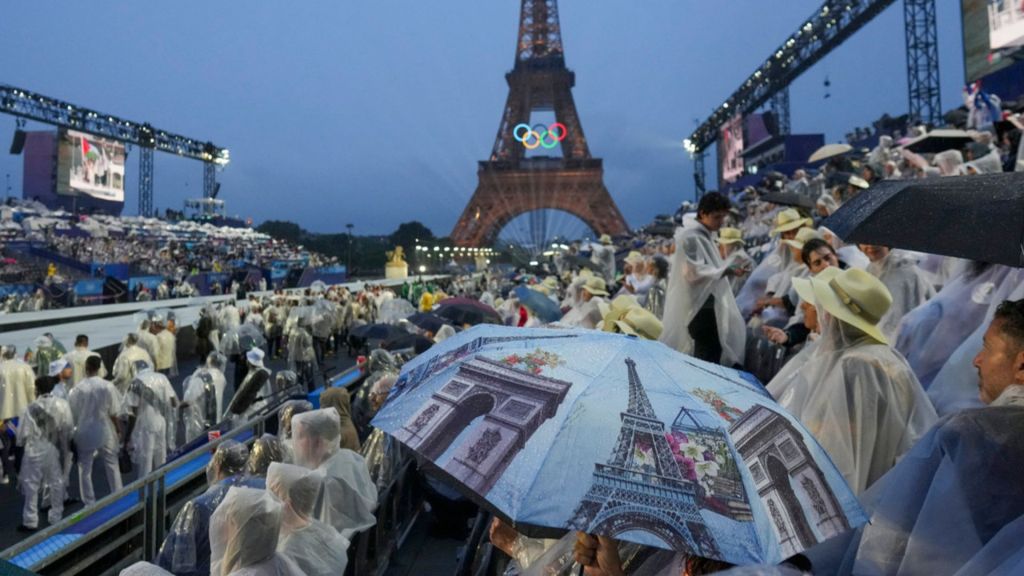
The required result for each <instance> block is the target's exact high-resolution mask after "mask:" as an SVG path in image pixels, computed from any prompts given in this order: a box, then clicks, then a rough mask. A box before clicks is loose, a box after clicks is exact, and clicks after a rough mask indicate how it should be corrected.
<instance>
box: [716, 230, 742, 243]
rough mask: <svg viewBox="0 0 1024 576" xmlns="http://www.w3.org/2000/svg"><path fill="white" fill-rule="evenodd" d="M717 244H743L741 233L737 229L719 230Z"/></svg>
mask: <svg viewBox="0 0 1024 576" xmlns="http://www.w3.org/2000/svg"><path fill="white" fill-rule="evenodd" d="M718 243H719V244H743V231H742V230H740V229H739V228H728V227H726V228H719V229H718Z"/></svg>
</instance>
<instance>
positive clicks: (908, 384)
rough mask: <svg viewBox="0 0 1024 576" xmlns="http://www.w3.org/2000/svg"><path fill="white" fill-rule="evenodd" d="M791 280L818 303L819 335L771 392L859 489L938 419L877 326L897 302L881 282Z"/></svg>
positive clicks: (851, 274) (862, 276) (852, 276)
mask: <svg viewBox="0 0 1024 576" xmlns="http://www.w3.org/2000/svg"><path fill="white" fill-rule="evenodd" d="M829 278H830V279H829ZM793 282H794V285H795V286H796V289H797V291H798V293H799V295H800V298H801V299H802V300H804V301H806V302H808V303H812V304H814V305H815V306H816V310H817V319H818V324H819V325H820V329H821V337H820V338H819V339H818V343H817V346H816V348H815V350H814V352H813V353H812V354H811V355H810V356H809V357H808V358H807V359H806V363H805V364H803V365H802V366H800V367H799V369H798V370H796V371H794V372H792V373H791V375H789V376H788V378H785V379H781V378H778V377H777V378H775V379H774V380H772V382H771V384H770V385H769V387H768V391H769V392H770V393H771V394H772V395H773V396H775V398H776V400H778V402H779V404H780V405H781V406H782V407H783V408H785V409H786V410H788V411H789V412H790V413H791V414H793V416H795V417H796V418H798V419H799V420H800V421H801V422H802V423H803V424H804V426H806V427H807V429H808V430H809V431H810V432H811V433H812V434H813V435H814V436H815V438H816V439H817V440H818V442H819V443H820V444H821V445H822V447H823V448H824V449H825V451H826V452H827V453H828V455H829V456H830V457H831V458H832V461H833V462H834V463H835V465H836V467H837V468H838V469H839V472H840V473H841V474H842V475H843V477H844V478H845V479H846V482H847V483H848V484H849V485H850V488H851V489H852V490H853V491H854V493H856V494H860V493H861V492H863V491H864V490H865V489H866V488H867V487H868V486H870V485H871V484H873V483H874V482H875V481H876V480H877V479H878V478H880V477H881V476H882V474H884V473H885V472H887V471H888V470H889V469H890V468H892V466H893V465H894V464H895V463H896V461H897V459H899V457H900V456H902V455H903V454H904V453H905V452H906V451H907V450H908V449H909V448H910V447H911V446H912V445H913V444H914V442H915V441H916V440H917V439H918V438H920V437H921V435H922V434H924V432H925V431H926V430H927V429H928V428H929V427H930V426H931V425H932V424H933V423H934V422H935V419H936V416H935V410H934V409H933V408H932V405H931V402H929V401H928V398H927V396H925V394H924V390H922V389H921V384H920V383H919V382H918V381H917V378H916V377H915V376H914V372H913V371H912V370H911V369H910V366H909V365H907V361H906V360H905V359H904V358H903V357H902V356H900V355H899V353H898V352H896V351H895V350H893V349H892V348H891V347H889V345H888V341H887V340H886V338H885V335H884V334H882V332H881V330H880V329H879V326H878V323H879V321H880V320H881V318H882V317H883V316H885V313H886V312H887V311H888V309H889V306H890V304H891V302H892V299H891V297H890V296H889V293H888V290H887V289H886V288H885V285H884V284H882V283H881V281H879V280H878V279H877V278H875V277H874V276H872V275H870V274H868V273H867V272H865V271H863V270H859V269H851V270H844V271H842V272H839V273H838V274H834V275H831V274H830V275H828V276H825V275H824V273H819V276H818V277H815V278H809V279H805V278H797V279H794V281H793Z"/></svg>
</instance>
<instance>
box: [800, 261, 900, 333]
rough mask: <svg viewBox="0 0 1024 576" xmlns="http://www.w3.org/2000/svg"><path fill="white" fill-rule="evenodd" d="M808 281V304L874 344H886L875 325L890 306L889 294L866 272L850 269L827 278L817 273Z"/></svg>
mask: <svg viewBox="0 0 1024 576" xmlns="http://www.w3.org/2000/svg"><path fill="white" fill-rule="evenodd" d="M823 272H824V271H823ZM810 282H811V287H812V288H813V289H814V290H813V294H812V295H809V296H812V298H813V299H808V301H809V302H813V303H814V304H815V305H817V306H820V307H822V308H824V309H825V311H826V312H828V313H829V314H831V315H832V316H833V317H834V318H836V319H838V320H840V321H841V322H845V323H846V324H849V325H850V326H853V327H854V328H857V329H858V330H860V331H861V332H864V333H865V334H867V335H868V336H870V337H871V338H873V339H875V340H877V341H878V342H880V343H882V344H888V343H889V340H888V338H886V337H885V334H883V333H882V331H881V330H880V329H879V328H878V323H879V322H881V320H882V317H883V316H885V313H886V312H888V311H889V308H890V307H891V306H892V294H890V293H889V289H888V288H886V287H885V284H883V283H882V281H881V280H879V279H878V278H876V277H875V276H873V275H872V274H870V273H869V272H866V271H864V270H861V269H859V268H851V269H849V270H843V271H842V272H839V273H838V274H835V275H834V276H832V277H831V278H829V277H823V276H822V275H821V274H820V273H819V274H818V276H816V277H814V278H812V279H811V281H810ZM798 290H799V289H798ZM801 297H803V295H801Z"/></svg>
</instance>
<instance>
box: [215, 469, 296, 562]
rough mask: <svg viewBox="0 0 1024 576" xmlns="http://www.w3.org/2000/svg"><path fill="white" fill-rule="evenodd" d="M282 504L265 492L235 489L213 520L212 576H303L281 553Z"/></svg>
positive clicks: (231, 491) (230, 490) (229, 493)
mask: <svg viewBox="0 0 1024 576" xmlns="http://www.w3.org/2000/svg"><path fill="white" fill-rule="evenodd" d="M280 529H281V503H280V502H278V501H277V499H276V498H274V497H273V496H272V495H271V494H270V493H268V492H267V491H266V490H256V489H253V488H244V487H238V486H233V487H231V488H230V489H229V490H228V492H227V495H225V496H224V500H223V501H222V502H221V503H220V506H218V507H217V509H216V510H215V511H214V513H213V516H212V517H211V518H210V568H211V569H210V574H211V576H241V575H245V576H301V575H302V571H301V570H299V568H298V567H297V566H296V565H295V563H294V562H292V561H291V560H289V559H287V558H285V557H284V556H282V555H281V554H279V553H278V552H277V551H276V550H277V543H278V532H279V531H280Z"/></svg>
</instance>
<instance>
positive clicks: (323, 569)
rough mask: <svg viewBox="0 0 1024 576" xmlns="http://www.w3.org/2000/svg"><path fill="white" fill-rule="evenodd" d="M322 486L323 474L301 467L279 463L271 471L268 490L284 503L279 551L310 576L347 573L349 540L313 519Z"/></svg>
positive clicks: (273, 465) (331, 575)
mask: <svg viewBox="0 0 1024 576" xmlns="http://www.w3.org/2000/svg"><path fill="white" fill-rule="evenodd" d="M321 484H323V478H322V473H321V472H318V471H313V470H309V469H306V468H303V467H301V466H294V465H292V464H278V463H275V464H271V465H270V469H269V470H268V471H267V490H269V491H270V492H271V493H273V494H274V495H275V496H277V498H278V500H280V501H281V502H282V503H283V504H284V510H283V516H282V520H281V534H280V538H279V539H278V543H277V551H278V552H280V553H281V554H283V555H285V556H286V557H288V558H290V559H292V560H293V561H294V562H295V564H296V565H298V567H299V568H300V569H302V571H303V572H305V574H306V576H333V575H337V574H344V573H345V566H346V565H347V564H348V555H347V553H346V551H347V550H348V545H349V542H348V540H347V539H345V537H344V536H342V535H341V534H339V533H338V531H337V530H335V529H334V528H332V527H331V526H329V525H327V524H324V523H323V522H320V521H319V520H316V519H315V518H314V517H313V511H314V508H315V507H316V501H317V496H318V495H319V493H320V486H321Z"/></svg>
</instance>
